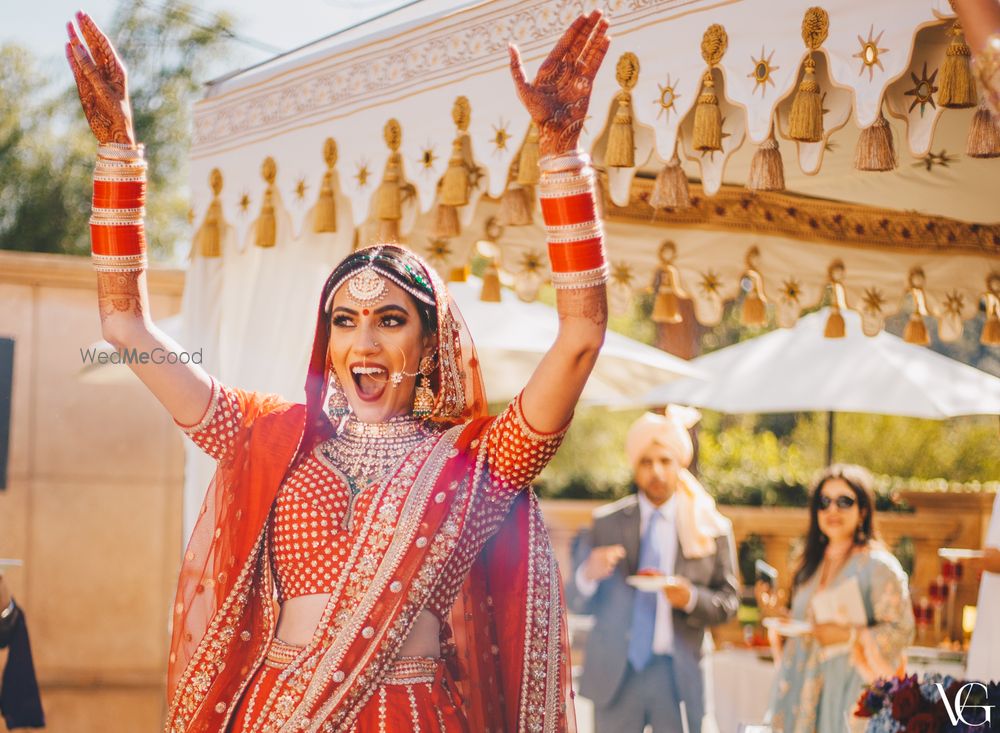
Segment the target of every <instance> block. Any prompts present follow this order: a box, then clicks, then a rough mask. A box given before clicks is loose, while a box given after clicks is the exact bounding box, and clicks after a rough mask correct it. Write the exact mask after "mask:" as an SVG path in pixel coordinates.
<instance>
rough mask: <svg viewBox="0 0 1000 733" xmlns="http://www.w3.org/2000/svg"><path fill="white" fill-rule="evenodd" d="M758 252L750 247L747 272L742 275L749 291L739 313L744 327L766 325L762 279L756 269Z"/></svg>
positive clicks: (765, 303)
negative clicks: (748, 285)
mask: <svg viewBox="0 0 1000 733" xmlns="http://www.w3.org/2000/svg"><path fill="white" fill-rule="evenodd" d="M759 257H760V250H759V249H757V248H756V247H751V248H750V251H749V252H747V257H746V262H747V270H746V272H745V273H744V277H746V278H747V279H748V280H749V281H750V290H748V291H747V294H746V296H745V297H744V298H743V308H742V309H741V311H740V323H742V324H743V325H744V326H753V327H759V326H765V325H767V300H766V299H765V298H764V278H762V277H761V275H760V271H759V270H758V269H757V262H758V258H759Z"/></svg>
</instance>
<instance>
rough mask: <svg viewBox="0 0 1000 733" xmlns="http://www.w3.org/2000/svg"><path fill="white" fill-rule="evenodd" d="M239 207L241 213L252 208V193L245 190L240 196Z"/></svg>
mask: <svg viewBox="0 0 1000 733" xmlns="http://www.w3.org/2000/svg"><path fill="white" fill-rule="evenodd" d="M239 207H240V213H241V214H245V213H247V212H248V211H249V210H250V194H248V193H247V192H246V191H244V192H243V193H242V195H241V196H240V200H239Z"/></svg>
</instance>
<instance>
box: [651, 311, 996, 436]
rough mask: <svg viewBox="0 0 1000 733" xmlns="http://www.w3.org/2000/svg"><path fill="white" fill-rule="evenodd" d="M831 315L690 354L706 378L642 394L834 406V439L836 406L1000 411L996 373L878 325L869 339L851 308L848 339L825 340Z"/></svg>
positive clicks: (733, 404)
mask: <svg viewBox="0 0 1000 733" xmlns="http://www.w3.org/2000/svg"><path fill="white" fill-rule="evenodd" d="M828 315H829V312H828V311H827V310H826V309H823V310H821V311H818V312H816V313H813V314H810V315H809V316H806V317H804V318H802V319H801V320H800V321H799V322H798V324H797V325H796V326H795V327H794V328H790V329H778V330H776V331H772V332H770V333H767V334H764V335H763V336H759V337H757V338H755V339H751V340H749V341H743V342H742V343H738V344H735V345H733V346H729V347H727V348H724V349H719V350H718V351H715V352H712V353H711V354H706V355H705V356H701V357H698V358H697V359H693V360H692V362H691V364H692V366H696V367H697V368H698V369H699V370H701V371H702V372H703V373H704V374H705V375H706V378H705V380H697V379H684V380H676V381H674V382H672V383H670V384H664V385H660V386H658V387H656V388H655V389H652V390H650V391H649V392H648V393H646V395H645V399H646V400H647V401H648V402H649V403H650V404H667V403H671V402H676V403H681V404H687V405H693V406H696V407H705V408H708V409H711V410H718V411H719V412H729V413H768V412H818V411H823V412H830V413H831V435H830V438H831V445H832V437H833V436H832V413H833V412H867V413H873V414H879V415H899V416H903V417H919V418H929V419H936V420H943V419H946V418H950V417H958V416H960V415H1000V379H998V378H997V377H994V376H992V375H991V374H987V373H986V372H983V371H981V370H979V369H975V368H974V367H971V366H969V365H967V364H963V363H961V362H959V361H955V360H954V359H950V358H948V357H946V356H943V355H941V354H938V353H937V352H934V351H931V350H930V349H927V348H925V347H922V346H915V345H913V344H908V343H906V342H905V341H903V340H902V339H900V338H898V337H896V336H893V335H891V334H889V333H886V332H884V331H882V332H880V333H879V334H878V335H877V336H874V337H871V338H869V337H868V336H865V335H864V334H862V332H861V319H860V316H858V315H857V314H856V313H854V312H853V311H851V312H844V313H843V315H844V319H845V321H846V326H847V335H846V336H845V337H844V338H841V339H828V338H825V337H824V336H823V329H824V326H825V324H826V319H827V317H828ZM828 454H829V448H828Z"/></svg>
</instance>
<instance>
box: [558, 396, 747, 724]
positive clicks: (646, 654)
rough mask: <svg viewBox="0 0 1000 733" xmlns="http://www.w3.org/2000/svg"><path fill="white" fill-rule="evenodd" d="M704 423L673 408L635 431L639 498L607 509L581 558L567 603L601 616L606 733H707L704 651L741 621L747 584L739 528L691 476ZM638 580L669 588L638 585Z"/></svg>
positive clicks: (585, 540) (600, 692)
mask: <svg viewBox="0 0 1000 733" xmlns="http://www.w3.org/2000/svg"><path fill="white" fill-rule="evenodd" d="M699 417H700V415H699V414H698V412H697V411H696V410H692V409H689V408H682V407H677V406H670V407H669V408H667V410H666V414H665V415H657V414H653V413H646V414H645V415H643V416H642V417H641V418H639V419H638V420H637V421H636V422H635V423H634V424H633V425H632V427H631V428H629V431H628V435H627V436H626V439H625V453H626V454H627V456H628V460H629V463H630V464H631V467H632V472H633V476H634V479H635V484H636V486H637V488H638V491H637V493H636V494H633V495H631V496H628V497H626V498H624V499H621V500H619V501H616V502H614V503H613V504H610V505H608V506H604V507H601V508H600V509H598V510H596V511H595V512H594V523H593V527H592V528H591V529H590V530H589V531H586V532H584V533H583V534H582V535H581V537H580V539H579V541H578V542H577V544H576V547H575V550H574V561H575V562H574V567H575V569H576V570H575V572H574V574H573V577H572V578H571V579H570V583H569V585H568V587H567V598H568V601H569V605H570V608H571V609H572V610H574V611H575V612H577V613H586V614H591V615H593V616H594V619H595V624H594V627H593V630H592V631H591V632H590V636H589V638H588V641H587V648H586V658H585V660H584V668H583V676H582V677H581V679H580V694H582V695H584V696H585V697H587V698H589V699H591V700H592V701H593V702H594V707H595V712H596V730H597V733H641V731H642V730H643V728H644V726H646V725H650V726H652V730H653V733H668V732H669V733H673V732H674V731H676V732H677V733H682V732H685V733H686V731H690V733H699V731H700V730H701V721H702V717H703V716H704V712H705V702H704V679H703V677H702V671H701V666H700V665H701V659H702V647H703V645H704V643H705V642H706V636H707V633H708V628H709V627H711V626H714V625H716V624H721V623H724V622H725V621H727V620H728V619H730V618H732V617H733V616H734V615H735V614H736V609H737V607H738V606H739V587H740V585H739V580H738V579H737V577H736V556H735V547H734V546H735V542H734V539H733V530H732V525H731V523H730V522H729V520H728V519H726V518H725V517H723V516H722V515H721V514H720V513H719V511H718V510H717V509H716V507H715V501H714V500H713V499H712V497H711V496H709V494H708V492H706V491H705V489H704V487H703V486H702V485H701V484H700V483H699V482H698V480H697V479H696V478H695V477H694V476H693V475H692V474H691V472H690V471H688V466H689V465H690V464H691V461H692V458H693V457H694V447H693V445H692V442H691V435H690V433H689V430H690V428H691V427H693V426H694V424H695V423H696V422H697V420H698V418H699ZM639 574H641V575H651V576H654V578H656V579H654V580H652V581H649V580H646V583H650V584H651V585H658V586H659V587H656V588H653V589H651V590H640V589H638V588H636V587H634V586H633V585H632V583H636V582H637V581H636V580H635V579H634V578H633V579H632V580H631V582H630V580H629V579H630V576H636V575H639ZM658 581H659V582H658ZM640 582H641V581H640ZM646 583H643V587H648V586H647V585H646ZM683 721H686V726H687V727H686V728H685V727H684V726H685V722H683Z"/></svg>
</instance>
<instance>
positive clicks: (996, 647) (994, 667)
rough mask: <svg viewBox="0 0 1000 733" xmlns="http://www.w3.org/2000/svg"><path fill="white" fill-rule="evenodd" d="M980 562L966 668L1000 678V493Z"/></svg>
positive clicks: (977, 675) (970, 674) (975, 676)
mask: <svg viewBox="0 0 1000 733" xmlns="http://www.w3.org/2000/svg"><path fill="white" fill-rule="evenodd" d="M977 565H978V566H979V568H981V569H982V570H983V579H982V581H980V585H979V604H978V605H977V606H976V609H977V610H976V628H975V630H974V631H973V632H972V643H971V644H970V645H969V662H968V667H967V668H966V670H965V672H966V677H967V678H968V679H970V680H983V681H986V680H1000V625H998V624H997V622H996V620H997V618H1000V493H998V494H997V496H996V499H994V500H993V517H992V518H991V519H990V527H989V529H988V530H987V532H986V549H985V554H984V557H983V559H982V560H981V561H980V562H979V563H977Z"/></svg>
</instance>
